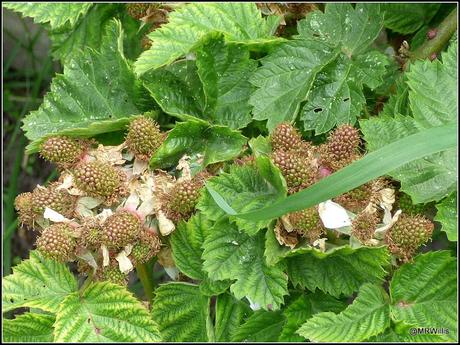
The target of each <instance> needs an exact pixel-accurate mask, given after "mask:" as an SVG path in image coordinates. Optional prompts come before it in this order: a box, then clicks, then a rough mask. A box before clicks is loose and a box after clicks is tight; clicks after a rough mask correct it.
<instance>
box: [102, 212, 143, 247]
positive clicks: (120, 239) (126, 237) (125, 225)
mask: <svg viewBox="0 0 460 345" xmlns="http://www.w3.org/2000/svg"><path fill="white" fill-rule="evenodd" d="M141 226H142V223H141V221H140V219H139V217H138V216H136V215H135V214H134V213H132V212H130V211H125V210H122V211H117V212H116V213H114V214H112V215H111V216H110V217H108V218H107V219H106V220H105V222H104V224H102V229H103V236H104V243H105V244H106V245H107V247H108V248H122V247H124V246H126V245H127V244H130V243H133V242H134V241H135V239H136V238H137V236H138V235H139V232H140V231H141Z"/></svg>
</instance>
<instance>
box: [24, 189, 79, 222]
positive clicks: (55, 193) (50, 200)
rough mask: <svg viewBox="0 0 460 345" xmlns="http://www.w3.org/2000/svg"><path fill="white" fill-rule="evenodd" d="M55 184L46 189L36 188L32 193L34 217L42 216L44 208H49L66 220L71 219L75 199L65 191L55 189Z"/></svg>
mask: <svg viewBox="0 0 460 345" xmlns="http://www.w3.org/2000/svg"><path fill="white" fill-rule="evenodd" d="M57 185H58V184H57V183H52V184H50V185H49V186H48V187H47V188H45V187H36V188H35V189H34V191H33V192H32V209H33V212H34V214H35V215H36V217H38V216H41V215H43V212H44V211H45V208H46V207H48V208H51V209H52V210H53V211H56V212H58V213H60V214H62V215H63V216H64V217H66V218H72V216H73V214H74V210H75V203H76V197H75V196H73V195H70V194H69V193H67V191H66V190H65V189H56V187H57Z"/></svg>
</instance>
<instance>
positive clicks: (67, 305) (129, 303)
mask: <svg viewBox="0 0 460 345" xmlns="http://www.w3.org/2000/svg"><path fill="white" fill-rule="evenodd" d="M54 327H55V331H54V335H55V341H56V342H157V341H160V340H161V339H160V333H159V331H158V328H157V325H156V324H155V322H154V321H153V320H152V318H151V317H150V314H149V312H148V310H147V308H146V307H145V306H143V305H142V304H141V302H139V301H138V300H137V299H136V298H135V297H134V296H133V295H132V294H131V293H130V292H128V291H127V290H126V289H125V288H124V287H122V286H120V285H116V284H112V283H108V282H102V283H91V284H90V285H88V286H87V288H86V289H85V290H84V291H79V292H74V293H72V294H71V295H69V296H68V297H67V298H66V299H65V300H64V301H62V303H61V305H60V306H59V310H58V312H57V315H56V323H55V324H54Z"/></svg>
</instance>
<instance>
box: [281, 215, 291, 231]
mask: <svg viewBox="0 0 460 345" xmlns="http://www.w3.org/2000/svg"><path fill="white" fill-rule="evenodd" d="M281 222H282V223H283V226H284V229H285V230H286V231H287V232H292V231H294V227H293V226H292V224H291V222H290V221H289V216H288V215H284V216H282V217H281Z"/></svg>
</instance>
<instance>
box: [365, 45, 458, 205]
mask: <svg viewBox="0 0 460 345" xmlns="http://www.w3.org/2000/svg"><path fill="white" fill-rule="evenodd" d="M455 56H456V45H455V44H454V45H452V46H451V47H450V48H449V50H448V51H447V53H445V54H444V55H443V57H445V59H446V61H450V60H451V59H452V58H454V57H455ZM455 71H456V67H455V64H451V63H447V64H445V65H444V64H442V63H440V62H439V61H433V62H429V61H417V62H414V63H413V64H412V65H411V70H410V72H408V73H407V74H406V76H407V84H408V85H409V87H410V90H409V101H410V106H411V109H412V113H413V117H410V116H395V117H394V118H390V117H387V116H380V117H376V118H372V119H369V120H364V121H361V122H360V125H361V130H362V132H363V134H364V138H365V140H366V141H367V143H368V149H369V150H376V149H379V148H381V147H383V146H385V145H386V144H388V143H391V142H393V141H395V140H397V139H400V138H404V137H406V136H408V135H410V134H414V133H417V132H421V131H423V130H424V129H426V128H432V127H437V126H441V125H451V126H452V127H455V126H456V124H457V80H456V76H455ZM437 140H438V139H437ZM390 176H392V177H394V178H395V179H397V180H399V181H401V190H402V191H404V192H405V193H407V194H409V195H410V196H411V197H412V200H413V201H414V202H415V203H427V202H429V201H433V200H434V201H438V200H440V199H443V198H444V197H446V196H447V195H449V194H450V193H451V192H453V191H455V190H456V186H457V154H456V149H455V148H451V149H448V150H444V151H442V152H439V153H435V154H431V155H428V154H427V155H426V156H425V157H423V158H421V159H417V160H414V161H412V162H410V163H408V164H405V165H403V166H401V167H400V168H398V169H396V170H394V171H392V172H390Z"/></svg>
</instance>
